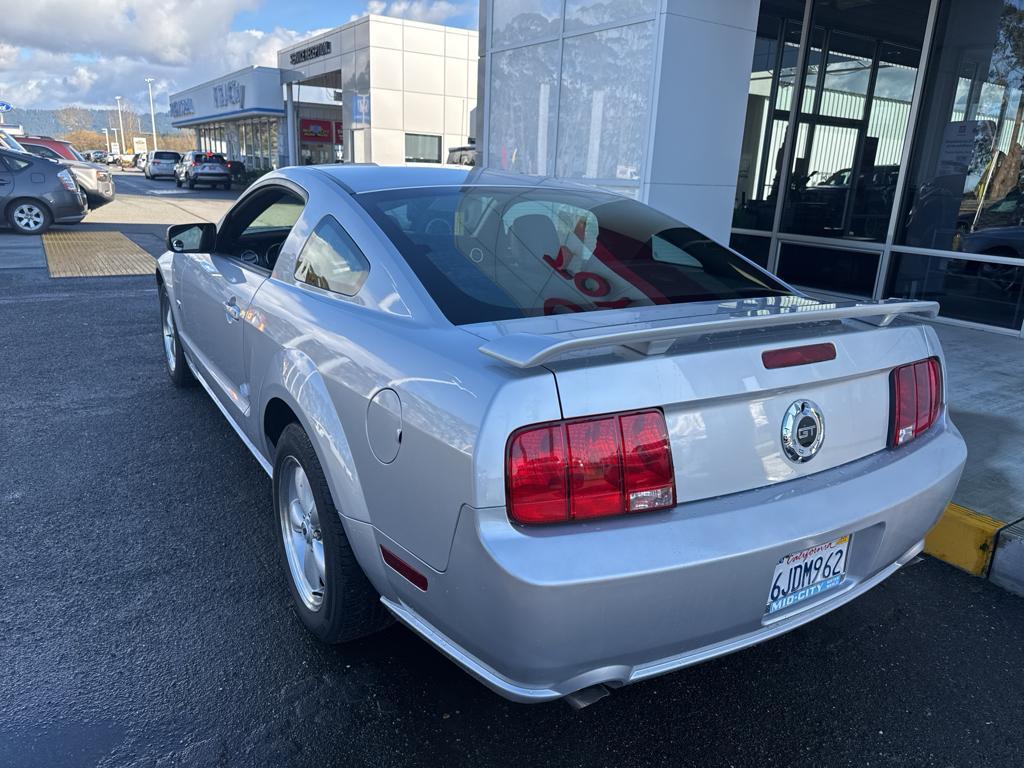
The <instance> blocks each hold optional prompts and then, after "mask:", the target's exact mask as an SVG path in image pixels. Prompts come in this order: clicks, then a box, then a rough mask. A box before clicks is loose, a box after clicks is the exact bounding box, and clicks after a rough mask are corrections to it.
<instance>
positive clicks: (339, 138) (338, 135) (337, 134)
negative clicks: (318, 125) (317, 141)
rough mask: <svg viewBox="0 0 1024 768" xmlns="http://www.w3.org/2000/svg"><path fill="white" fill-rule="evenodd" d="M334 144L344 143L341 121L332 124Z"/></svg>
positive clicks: (343, 130)
mask: <svg viewBox="0 0 1024 768" xmlns="http://www.w3.org/2000/svg"><path fill="white" fill-rule="evenodd" d="M334 143H335V144H344V143H345V128H344V126H343V125H342V124H341V121H340V120H338V121H335V123H334Z"/></svg>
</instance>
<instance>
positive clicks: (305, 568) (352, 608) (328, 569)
mask: <svg viewBox="0 0 1024 768" xmlns="http://www.w3.org/2000/svg"><path fill="white" fill-rule="evenodd" d="M274 510H275V512H276V513H277V519H278V528H279V531H280V537H281V539H280V540H281V549H280V552H281V559H282V561H283V563H282V564H283V566H284V570H285V572H286V573H287V575H288V587H289V591H290V592H291V595H292V600H293V603H294V605H295V611H296V613H298V614H299V618H300V619H301V620H302V623H303V624H305V625H306V629H308V630H309V631H310V632H312V633H313V634H314V635H316V637H317V638H319V639H320V640H322V641H323V642H325V643H342V642H347V641H349V640H356V639H357V638H360V637H365V636H366V635H369V634H372V633H373V632H376V631H378V630H380V629H383V628H384V627H386V626H388V625H389V624H391V621H392V619H391V614H389V613H388V612H387V609H385V608H384V606H383V605H382V604H381V602H380V597H379V596H378V594H377V592H376V591H375V590H374V588H373V586H372V585H371V584H370V582H369V580H368V579H367V578H366V575H365V574H364V573H363V570H362V568H360V566H359V563H358V562H356V557H355V554H354V553H353V552H352V547H351V545H350V544H349V542H348V537H347V536H346V535H345V528H344V526H343V525H342V524H341V516H340V515H339V514H338V510H337V508H336V507H335V506H334V500H333V499H332V498H331V491H330V488H329V487H328V485H327V478H326V477H325V476H324V472H323V469H322V467H321V466H320V460H319V459H318V458H317V455H316V451H315V450H314V448H313V444H312V443H311V442H310V440H309V436H308V435H307V434H306V432H305V430H304V429H303V428H302V427H301V426H300V425H299V424H296V423H292V424H289V425H288V426H287V427H285V428H284V431H283V432H282V433H281V437H280V438H279V439H278V441H277V450H276V454H275V459H274Z"/></svg>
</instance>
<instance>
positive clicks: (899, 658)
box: [0, 184, 1024, 768]
mask: <svg viewBox="0 0 1024 768" xmlns="http://www.w3.org/2000/svg"><path fill="white" fill-rule="evenodd" d="M170 187H171V188H173V184H171V185H170ZM140 196H142V195H140ZM126 197H127V196H126ZM176 200H177V198H176ZM125 202H126V203H130V202H132V201H131V200H126V201H125ZM145 204H146V205H148V203H145ZM175 204H176V205H177V204H178V203H177V202H176V203H175ZM194 204H197V203H194V202H193V201H192V200H191V199H189V198H187V197H186V198H185V200H184V202H183V204H182V205H183V207H184V208H186V212H188V211H187V209H188V206H191V205H194ZM139 205H143V203H139ZM191 212H192V213H195V212H196V211H191ZM161 215H162V216H163V217H164V218H167V217H170V216H172V215H175V216H176V215H178V214H177V213H174V214H172V213H167V214H161ZM3 258H4V253H3V250H2V248H0V262H2V260H3ZM0 402H2V403H3V404H4V406H3V408H0V468H2V470H3V471H2V472H0V541H2V542H3V546H0V574H2V575H3V578H2V579H0V766H3V767H4V768H29V767H32V768H35V767H36V766H39V767H40V768H43V767H45V768H53V767H55V766H75V767H78V766H90V767H91V766H98V767H99V768H112V767H113V766H118V767H121V766H130V767H132V768H136V767H137V768H142V767H143V766H146V768H150V767H159V768H165V767H166V766H190V767H192V766H199V767H205V766H284V765H287V766H292V765H295V766H306V765H317V766H321V767H323V766H333V765H344V766H363V765H367V766H383V765H426V764H430V765H472V766H484V765H510V764H515V765H530V766H543V765H553V766H640V765H695V766H801V765H814V766H822V765H823V766H829V767H830V768H831V767H832V766H1019V765H1024V731H1022V728H1021V712H1024V665H1022V663H1021V655H1020V649H1021V647H1024V601H1022V599H1021V598H1019V597H1016V596H1014V595H1012V594H1010V593H1007V592H1004V591H1002V590H1000V589H998V588H996V587H994V586H993V585H991V584H989V583H987V582H985V581H982V580H979V579H975V578H972V577H970V576H967V575H966V574H963V573H960V572H958V571H956V570H954V569H952V568H951V567H949V566H946V565H944V564H942V563H939V562H937V561H934V560H930V559H925V560H923V561H921V562H920V563H918V564H915V565H912V566H909V567H908V568H907V569H905V570H904V571H902V572H900V573H897V574H896V575H895V576H893V577H892V578H891V579H889V580H888V581H887V582H885V583H884V584H882V585H881V586H879V587H877V588H876V589H875V590H873V591H872V592H870V593H868V594H867V595H865V596H864V597H862V598H861V599H859V600H856V601H854V602H853V603H851V604H849V605H847V606H845V607H843V608H840V609H838V610H837V611H835V612H833V613H832V614H829V615H828V616H826V617H824V618H822V619H820V620H819V621H817V622H814V623H812V624H810V625H808V626H806V627H803V628H801V629H798V630H796V631H794V632H792V633H790V634H788V635H786V636H784V637H782V638H778V639H775V640H772V641H770V642H768V643H765V644H763V645H760V646H757V647H755V648H752V649H748V650H746V651H743V652H740V653H737V654H735V655H732V656H729V657H725V658H722V659H718V660H715V661H711V662H708V663H706V664H703V665H701V666H698V667H695V668H691V669H688V670H683V671H681V672H677V673H674V674H671V675H668V676H665V677H662V678H658V679H656V680H652V681H648V682H645V683H641V684H638V685H634V686H630V687H628V688H624V689H621V690H619V691H616V692H615V693H613V694H612V695H611V696H610V697H609V698H606V699H604V700H603V701H601V702H599V703H597V704H596V705H594V706H592V707H590V708H587V709H584V710H582V711H579V712H576V711H573V710H571V709H570V708H569V707H568V706H567V705H565V704H563V703H559V702H555V703H550V704H543V705H532V706H527V705H521V704H513V703H510V702H507V701H505V700H503V699H501V698H499V697H497V696H496V695H494V694H492V693H490V692H489V691H488V690H486V689H485V688H483V687H482V686H481V685H480V684H478V683H477V682H475V681H474V680H473V679H471V678H470V677H469V676H467V675H466V674H464V673H463V672H462V671H460V670H459V669H458V668H457V667H455V666H454V665H453V664H451V663H450V662H448V661H447V660H446V659H445V658H443V657H442V656H441V655H440V654H438V653H436V652H435V651H433V650H432V649H431V648H429V647H428V646H427V645H426V644H425V643H423V642H422V641H421V640H419V639H418V638H416V637H415V636H413V635H412V634H411V633H410V632H409V631H408V630H406V629H404V628H402V627H399V626H395V627H392V628H391V629H389V630H387V631H385V632H384V633H383V634H381V635H379V636H377V637H375V638H372V639H369V640H365V641H361V642H358V643H355V644H352V645H346V646H335V647H327V646H323V645H320V644H319V643H318V642H317V641H315V640H314V639H312V638H311V637H310V635H309V634H308V633H307V632H306V631H305V630H304V629H303V628H302V626H301V625H300V624H299V621H298V619H297V618H296V616H295V614H294V613H293V611H292V609H291V606H290V603H289V595H288V592H287V588H286V583H285V575H284V572H283V570H282V567H281V565H280V564H279V562H278V560H277V555H276V547H277V542H276V539H275V525H276V521H275V520H274V517H273V512H272V508H271V501H270V482H269V480H268V479H267V477H266V476H265V475H264V474H263V472H262V470H261V469H260V468H259V466H258V465H257V463H256V461H255V460H254V459H253V458H252V457H251V456H250V455H249V454H248V452H247V451H246V449H245V448H244V446H243V445H242V443H241V442H240V441H239V439H238V438H237V437H236V436H235V434H234V433H233V432H232V430H231V429H230V427H229V426H228V425H227V424H226V422H225V421H224V420H223V418H222V417H221V416H220V414H219V412H218V411H217V410H216V408H215V406H214V405H213V404H212V403H211V402H210V401H209V399H208V398H207V396H206V395H205V394H204V393H203V391H202V390H201V389H193V390H190V391H180V390H175V389H174V388H173V387H172V386H171V384H170V382H169V381H168V380H167V378H166V375H165V373H164V371H163V367H162V360H161V341H160V333H159V323H158V312H157V295H156V291H155V285H154V282H153V280H152V279H150V278H148V277H139V278H79V279H63V280H52V279H50V278H48V276H47V273H46V270H45V269H0ZM721 599H723V600H728V599H729V597H728V595H722V596H721ZM663 610H666V611H671V610H673V606H672V605H671V604H666V605H665V606H664V607H663Z"/></svg>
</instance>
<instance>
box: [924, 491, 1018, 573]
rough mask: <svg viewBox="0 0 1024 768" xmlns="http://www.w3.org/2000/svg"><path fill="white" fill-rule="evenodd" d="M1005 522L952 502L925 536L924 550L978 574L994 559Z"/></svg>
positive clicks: (983, 571)
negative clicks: (995, 547)
mask: <svg viewBox="0 0 1024 768" xmlns="http://www.w3.org/2000/svg"><path fill="white" fill-rule="evenodd" d="M1003 525H1004V523H1002V522H1000V521H999V520H996V519H995V518H991V517H989V516H988V515H981V514H978V513H977V512H972V511H971V510H969V509H967V507H961V506H960V505H959V504H950V505H949V506H948V507H946V511H945V512H944V513H943V515H942V517H941V518H939V522H938V523H937V524H936V525H935V527H934V528H932V530H931V533H929V534H928V536H926V537H925V540H924V551H925V552H927V553H928V554H929V555H932V556H933V557H937V558H939V560H943V561H945V562H947V563H949V564H950V565H955V566H956V567H957V568H961V569H963V570H965V571H967V572H968V573H973V574H974V575H975V576H981V575H983V574H984V573H985V570H986V569H987V568H988V563H989V560H991V559H992V548H993V546H994V544H995V535H996V531H998V530H999V529H1000V528H1002V527H1003Z"/></svg>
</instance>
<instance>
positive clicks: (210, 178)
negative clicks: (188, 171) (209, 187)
mask: <svg viewBox="0 0 1024 768" xmlns="http://www.w3.org/2000/svg"><path fill="white" fill-rule="evenodd" d="M190 178H191V179H192V181H194V182H195V183H196V184H223V183H224V182H226V181H231V174H230V173H194V174H192V176H191V177H190Z"/></svg>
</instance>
